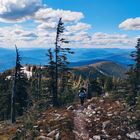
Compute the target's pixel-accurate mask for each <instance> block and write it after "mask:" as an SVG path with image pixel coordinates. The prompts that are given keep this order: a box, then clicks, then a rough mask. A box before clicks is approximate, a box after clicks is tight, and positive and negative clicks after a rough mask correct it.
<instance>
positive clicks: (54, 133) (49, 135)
mask: <svg viewBox="0 0 140 140" xmlns="http://www.w3.org/2000/svg"><path fill="white" fill-rule="evenodd" d="M56 133H57V132H56V130H53V131H51V132H50V133H49V134H48V135H47V137H51V138H53V137H55V135H56Z"/></svg>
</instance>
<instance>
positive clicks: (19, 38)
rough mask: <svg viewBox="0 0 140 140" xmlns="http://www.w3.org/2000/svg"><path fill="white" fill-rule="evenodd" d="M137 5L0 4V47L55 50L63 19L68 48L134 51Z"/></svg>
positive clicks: (11, 0)
mask: <svg viewBox="0 0 140 140" xmlns="http://www.w3.org/2000/svg"><path fill="white" fill-rule="evenodd" d="M139 5H140V0H20V1H19V0H0V47H4V48H13V47H14V45H15V44H16V45H17V46H18V47H19V48H44V47H45V48H46V47H54V41H55V36H56V26H57V23H58V20H59V18H60V17H62V21H63V22H64V25H65V32H64V34H63V37H64V38H66V39H67V40H69V41H70V43H69V44H67V46H69V47H76V48H133V47H134V46H135V45H136V43H137V38H138V37H140V10H139ZM64 46H65V45H64Z"/></svg>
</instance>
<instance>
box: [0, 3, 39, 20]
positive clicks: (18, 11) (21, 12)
mask: <svg viewBox="0 0 140 140" xmlns="http://www.w3.org/2000/svg"><path fill="white" fill-rule="evenodd" d="M40 7H41V0H0V21H6V22H15V21H22V20H24V19H26V18H28V17H29V16H31V15H33V14H34V13H35V12H37V11H38V10H39V9H40Z"/></svg>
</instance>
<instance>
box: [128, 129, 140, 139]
mask: <svg viewBox="0 0 140 140" xmlns="http://www.w3.org/2000/svg"><path fill="white" fill-rule="evenodd" d="M126 136H127V137H129V138H131V139H137V140H139V139H140V132H139V131H135V132H132V133H130V134H128V133H127V134H126Z"/></svg>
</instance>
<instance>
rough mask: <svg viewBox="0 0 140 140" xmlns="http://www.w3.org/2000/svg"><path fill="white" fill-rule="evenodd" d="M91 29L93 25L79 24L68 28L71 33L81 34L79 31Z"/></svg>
mask: <svg viewBox="0 0 140 140" xmlns="http://www.w3.org/2000/svg"><path fill="white" fill-rule="evenodd" d="M90 28H91V25H89V24H86V23H81V22H78V23H77V24H76V25H72V26H67V28H66V30H67V31H69V32H79V31H86V30H89V29H90Z"/></svg>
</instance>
